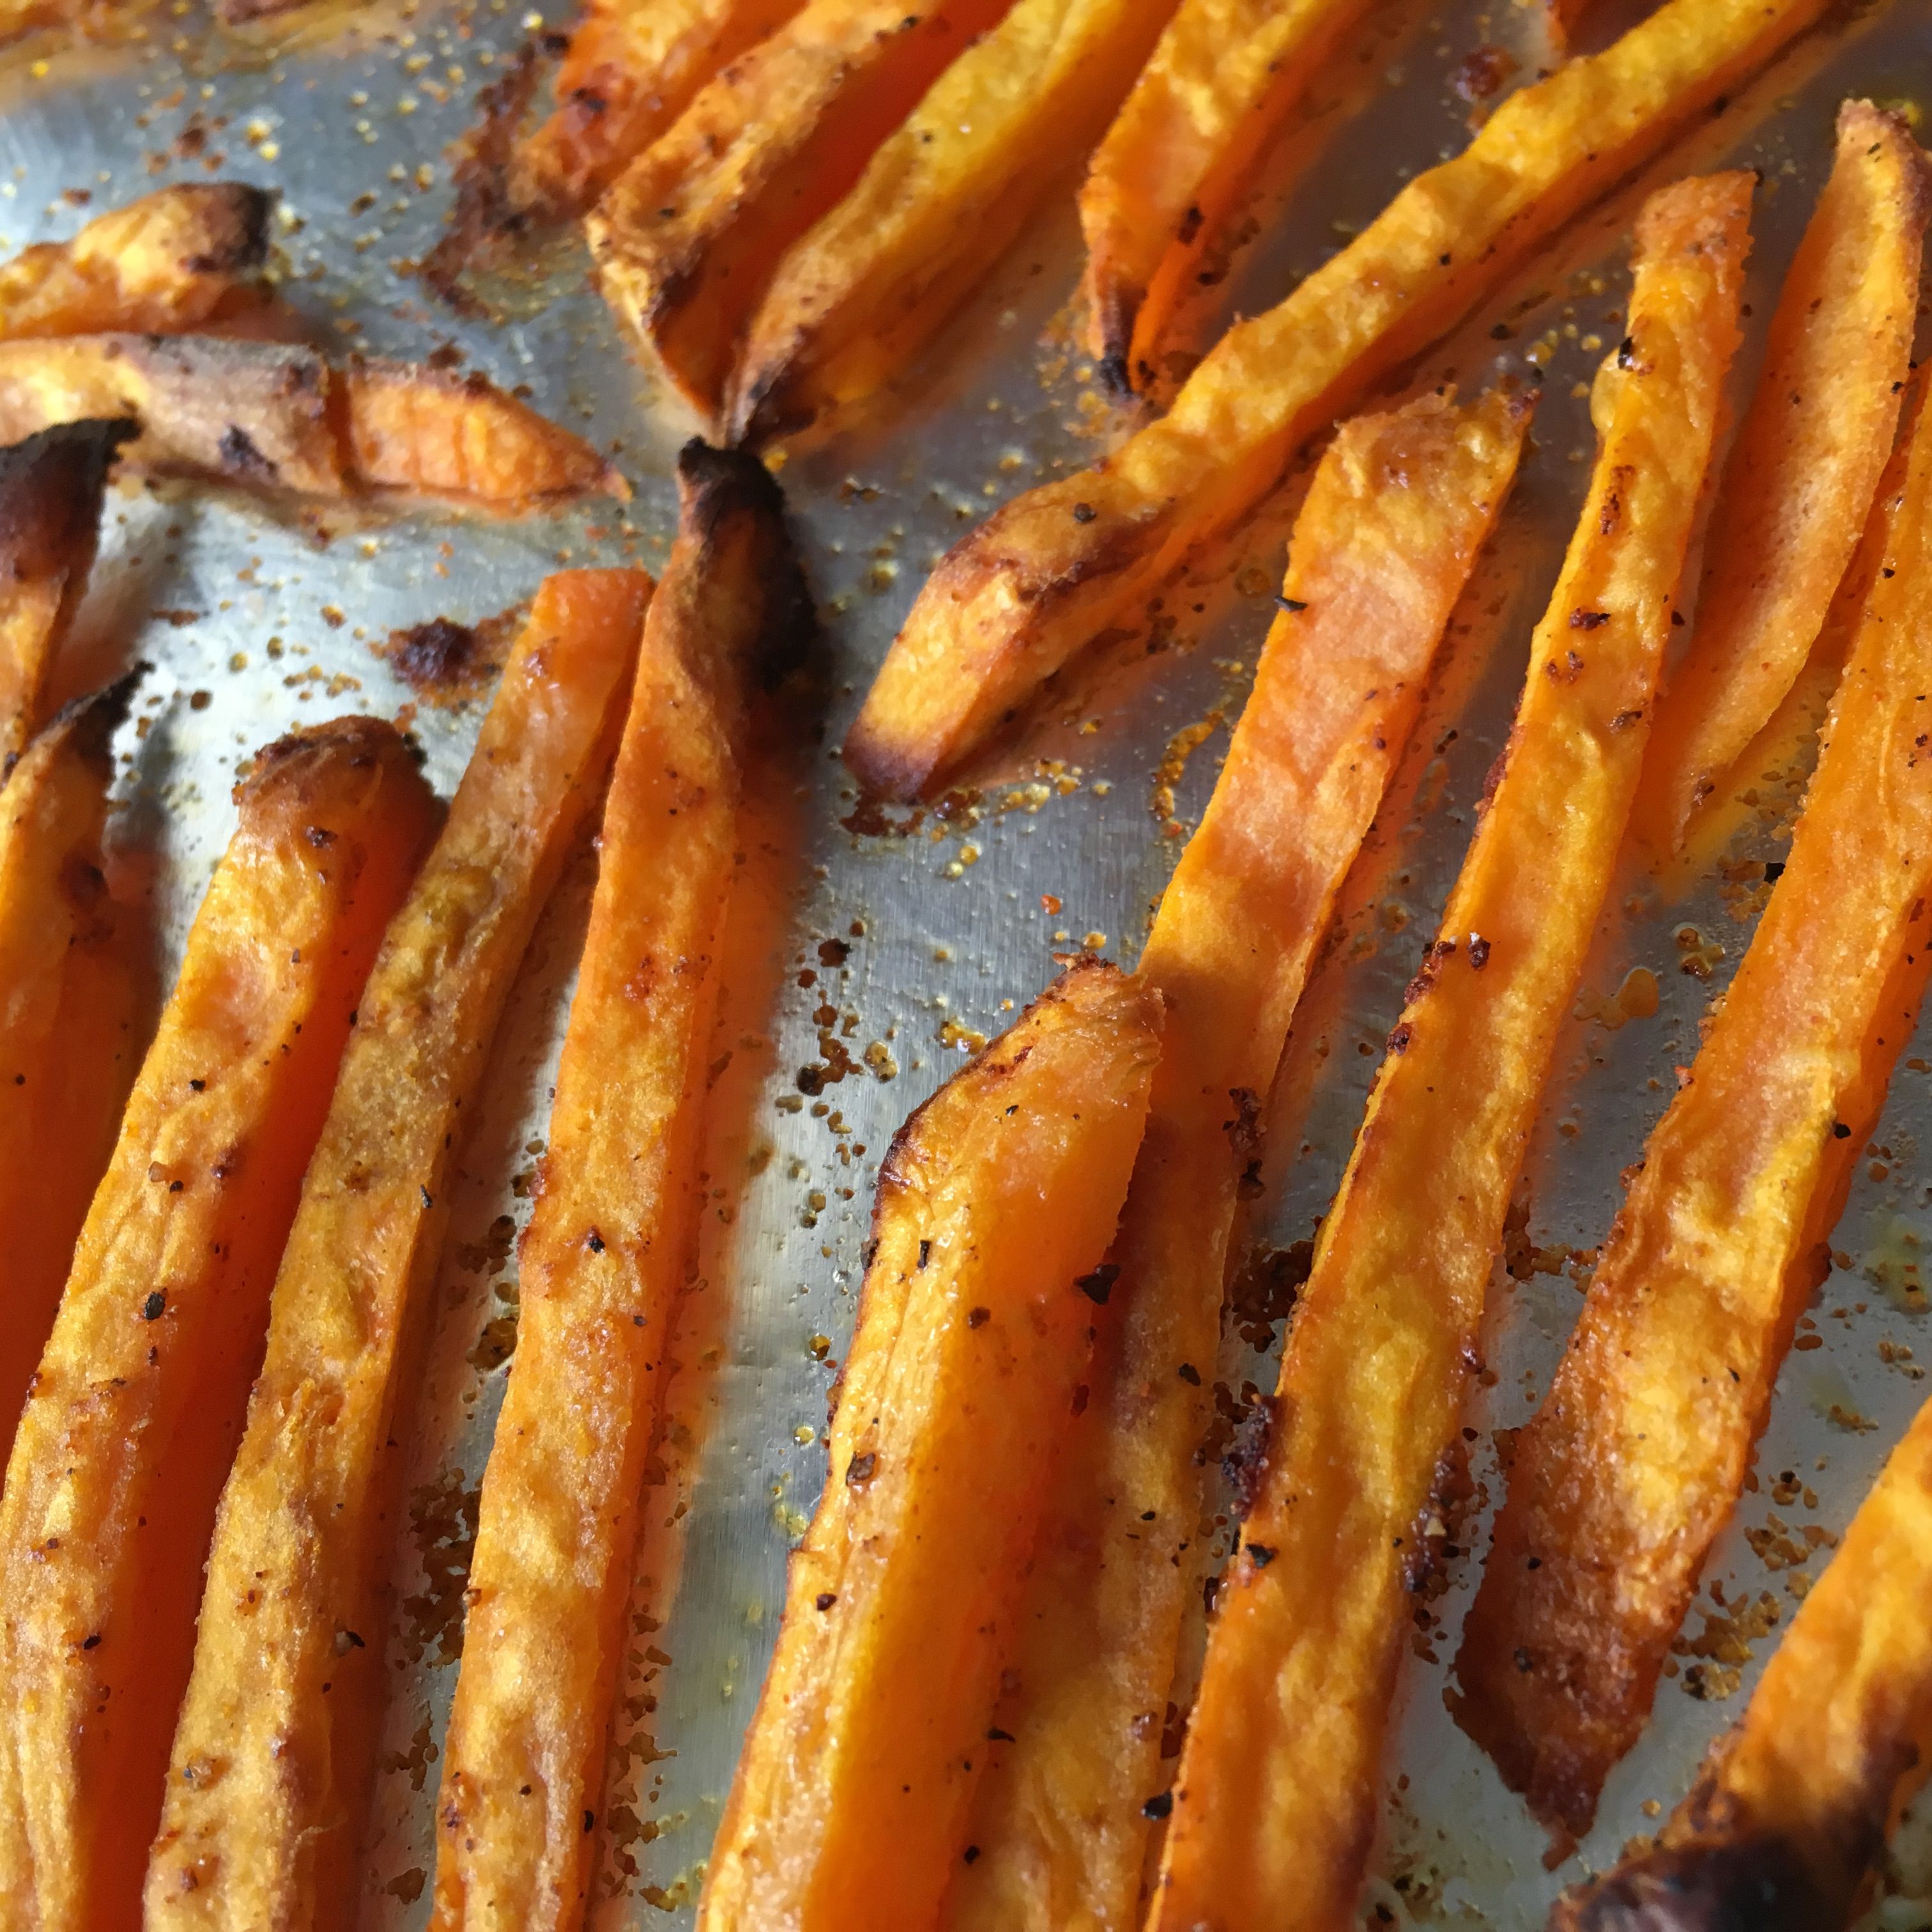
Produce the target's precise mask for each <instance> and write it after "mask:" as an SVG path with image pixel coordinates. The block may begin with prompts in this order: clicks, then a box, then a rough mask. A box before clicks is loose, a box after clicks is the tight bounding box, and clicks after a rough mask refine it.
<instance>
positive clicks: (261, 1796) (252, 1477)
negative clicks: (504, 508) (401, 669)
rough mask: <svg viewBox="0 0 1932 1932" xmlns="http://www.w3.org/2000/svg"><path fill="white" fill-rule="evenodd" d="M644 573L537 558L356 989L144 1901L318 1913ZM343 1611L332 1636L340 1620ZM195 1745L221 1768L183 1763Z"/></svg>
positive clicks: (361, 1766)
mask: <svg viewBox="0 0 1932 1932" xmlns="http://www.w3.org/2000/svg"><path fill="white" fill-rule="evenodd" d="M650 592H651V580H650V579H649V577H646V575H645V574H643V572H642V571H627V570H609V571H568V572H565V573H564V574H561V575H559V576H555V577H550V578H548V579H547V580H546V581H545V582H544V585H543V587H542V588H541V589H540V590H539V591H538V593H537V597H536V601H535V604H534V605H533V607H532V610H531V612H530V616H529V621H528V622H526V625H524V627H523V633H522V635H521V636H520V637H519V639H518V640H517V644H516V647H515V649H514V650H513V651H512V652H511V655H510V660H509V662H508V664H507V665H506V666H505V667H504V670H503V675H502V682H501V684H500V685H499V687H498V690H497V694H496V699H495V700H494V702H493V703H492V704H491V706H490V712H489V715H488V716H487V718H485V719H484V725H483V730H482V735H481V737H480V738H479V739H478V742H477V746H476V749H475V752H474V753H473V754H472V757H471V758H470V761H469V769H468V771H467V772H466V774H465V775H464V778H463V784H462V785H461V787H460V788H459V790H458V792H457V794H456V799H455V803H454V804H453V805H452V806H451V808H450V813H449V819H448V820H447V821H446V823H445V824H444V826H443V832H442V835H441V836H440V838H438V840H437V844H436V846H435V848H434V850H433V851H432V852H431V854H430V856H429V858H428V860H427V861H426V862H425V864H424V866H423V869H422V872H421V873H420V874H419V875H418V877H417V879H416V884H415V886H414V887H413V889H412V890H411V892H410V897H409V900H408V901H407V904H405V905H404V907H403V910H401V912H400V913H398V915H397V916H396V919H395V921H394V922H393V923H392V926H390V929H389V933H388V935H387V937H386V938H385V939H384V941H383V950H382V951H381V953H380V954H379V955H378V956H377V961H376V965H375V968H374V971H373V972H372V973H371V975H370V977H369V983H368V986H367V987H366V988H365V989H364V990H363V993H362V998H361V1000H360V1001H359V1004H358V1007H357V1014H358V1018H357V1022H356V1031H355V1033H354V1034H353V1037H351V1039H350V1044H349V1047H348V1050H347V1052H346V1053H345V1054H344V1056H343V1060H342V1068H341V1073H340V1074H339V1076H338V1078H337V1081H336V1086H335V1100H334V1102H333V1103H332V1106H331V1107H330V1109H329V1119H328V1121H327V1123H326V1125H325V1126H324V1127H323V1132H322V1139H321V1141H320V1144H319V1145H318V1146H317V1149H316V1152H315V1155H314V1159H313V1160H311V1162H310V1163H309V1167H308V1176H307V1178H306V1179H305V1181H304V1182H303V1184H302V1205H301V1207H300V1208H299V1210H298V1211H297V1212H296V1220H295V1226H294V1229H293V1232H291V1233H290V1237H289V1244H288V1247H287V1250H285V1251H284V1254H283V1256H282V1262H281V1269H280V1271H279V1272H278V1274H277V1276H276V1278H275V1292H274V1296H273V1298H272V1302H271V1304H270V1310H269V1342H268V1353H267V1358H266V1361H265V1363H264V1364H263V1370H262V1373H261V1375H260V1378H259V1379H257V1382H256V1385H255V1389H254V1395H253V1396H252V1397H251V1400H250V1404H249V1411H248V1429H247V1431H246V1433H245V1434H244V1436H243V1437H242V1446H241V1450H240V1451H239V1454H238V1455H237V1456H236V1461H235V1466H234V1468H233V1470H232V1471H231V1472H230V1473H229V1478H228V1481H227V1484H226V1487H225V1489H224V1490H223V1493H222V1499H221V1507H220V1514H218V1516H217V1518H216V1521H215V1530H214V1546H213V1549H212V1551H211V1554H210V1556H209V1559H208V1583H207V1587H206V1589H205V1592H204V1594H203V1596H202V1607H201V1620H200V1627H199V1633H198V1635H197V1637H196V1646H195V1661H194V1671H193V1676H192V1677H191V1678H190V1680H189V1683H188V1689H187V1698H186V1700H185V1701H184V1703H183V1705H182V1707H181V1717H180V1720H179V1721H178V1724H177V1725H176V1727H175V1740H174V1749H173V1752H172V1759H171V1763H170V1773H169V1778H168V1781H167V1797H166V1802H165V1804H164V1805H163V1810H162V1814H161V1825H160V1832H159V1835H157V1838H156V1839H155V1841H154V1849H153V1851H152V1852H151V1854H150V1856H149V1859H148V1882H147V1915H146V1919H145V1923H146V1924H147V1925H148V1927H150V1928H151V1932H160V1928H163V1927H172V1928H179V1932H187V1928H190V1927H228V1928H236V1929H237V1932H239V1928H241V1927H258V1926H268V1925H273V1926H280V1927H290V1928H293V1927H303V1926H306V1927H329V1926H335V1925H341V1924H345V1923H347V1921H348V1920H349V1919H350V1918H351V1917H352V1916H353V1909H352V1900H351V1895H350V1881H351V1879H352V1877H353V1852H354V1849H355V1846H356V1833H357V1829H358V1826H359V1823H360V1821H361V1818H362V1811H363V1808H364V1806H365V1804H366V1802H367V1799H368V1781H369V1773H370V1770H371V1764H370V1757H369V1754H370V1750H371V1742H372V1740H373V1738H374V1731H375V1727H376V1725H377V1722H378V1721H379V1718H380V1711H381V1706H382V1702H383V1699H382V1691H383V1682H382V1646H381V1645H380V1643H365V1642H362V1640H361V1634H362V1633H363V1632H365V1631H368V1632H370V1633H371V1634H372V1635H373V1634H374V1632H376V1631H379V1630H380V1629H381V1628H383V1619H382V1615H381V1582H382V1578H383V1574H385V1571H386V1564H387V1560H388V1556H389V1536H388V1533H387V1532H389V1529H390V1527H391V1525H390V1520H389V1513H390V1510H391V1508H392V1505H393V1501H394V1499H393V1495H392V1488H393V1481H392V1478H393V1469H392V1457H390V1456H389V1454H388V1453H387V1451H388V1448H389V1445H390V1442H391V1434H392V1427H393V1425H394V1421H395V1415H396V1409H397V1403H398V1397H399V1395H400V1394H401V1391H402V1389H403V1388H404V1384H405V1382H406V1380H407V1374H408V1370H409V1365H410V1361H411V1358H412V1355H413V1346H414V1341H415V1338H416V1336H417V1333H418V1331H419V1328H420V1322H421V1316H422V1309H421V1307H420V1304H421V1302H422V1298H423V1295H424V1293H425V1289H426V1286H427V1285H428V1279H429V1277H430V1276H431V1274H432V1273H433V1271H434V1268H435V1266H436V1263H437V1256H438V1254H439V1252H440V1249H441V1247H442V1237H443V1220H444V1212H443V1208H441V1206H440V1205H439V1204H440V1202H442V1200H443V1183H444V1179H445V1176H446V1173H447V1171H448V1169H449V1165H450V1163H451V1162H452V1160H455V1158H456V1154H455V1145H456V1142H457V1141H458V1139H459V1138H460V1134H461V1130H462V1129H463V1124H464V1123H465V1121H466V1120H467V1119H468V1118H469V1114H468V1112H466V1109H469V1106H470V1103H471V1102H472V1100H473V1098H474V1097H475V1092H476V1090H477V1084H478V1081H479V1079H481V1075H482V1072H483V1068H484V1064H485V1061H486V1058H487V1055H488V1053H489V1050H490V1040H491V1038H492V1036H493V1034H494V1032H495V1030H496V1022H497V1019H498V1016H499V1014H500V1013H501V1011H502V1004H503V1001H504V999H505V996H506V995H508V991H509V988H510V983H511V979H512V977H513V976H514V974H515V972H516V971H517V965H518V963H519V962H520V960H521V959H522V958H523V951H524V949H525V947H526V945H527V944H528V943H529V935H530V931H531V929H532V926H533V925H534V924H535V920H536V917H537V915H538V912H539V911H540V910H541V908H542V906H543V903H544V900H545V899H546V898H547V896H548V895H549V892H550V888H551V886H553V884H554V883H556V877H557V874H559V871H561V869H562V866H563V864H564V862H565V859H566V858H567V857H568V855H569V853H570V852H571V850H572V848H573V847H574V845H575V844H576V843H577V835H578V833H579V832H580V830H581V829H582V828H583V823H584V822H585V820H586V818H587V817H588V816H589V813H590V811H591V810H592V808H593V806H594V805H595V802H596V801H597V798H598V793H599V790H600V788H601V783H602V780H603V778H604V773H605V771H606V769H607V766H608V763H609V760H610V754H611V752H612V751H613V748H614V745H615V741H616V730H617V727H618V726H619V724H620V723H621V722H622V699H623V697H624V695H625V694H626V693H627V692H628V689H629V685H630V678H629V675H628V673H629V671H630V669H631V663H632V661H633V660H634V657H635V655H636V652H637V634H638V631H639V628H640V625H642V623H643V615H644V609H645V606H646V603H647V601H648V600H649V596H650ZM344 1631H350V1632H353V1633H356V1636H357V1639H358V1643H357V1645H356V1646H350V1647H348V1648H347V1649H345V1648H344V1643H343V1641H342V1639H341V1633H342V1632H344ZM217 1761H219V1762H220V1763H221V1764H222V1766H223V1772H222V1775H221V1776H220V1778H214V1779H210V1778H202V1777H199V1776H197V1775H196V1766H199V1765H202V1764H207V1763H214V1762H217Z"/></svg>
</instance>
